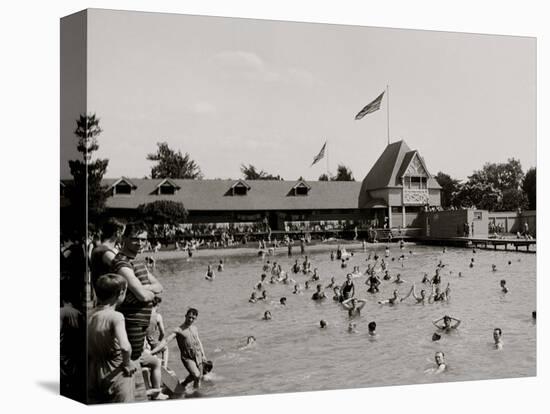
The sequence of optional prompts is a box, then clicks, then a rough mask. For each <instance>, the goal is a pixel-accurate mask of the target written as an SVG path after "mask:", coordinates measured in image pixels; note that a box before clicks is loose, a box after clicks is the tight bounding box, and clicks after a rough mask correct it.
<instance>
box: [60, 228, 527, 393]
mask: <svg viewBox="0 0 550 414" xmlns="http://www.w3.org/2000/svg"><path fill="white" fill-rule="evenodd" d="M146 243H147V233H146V231H145V230H144V227H142V226H140V225H139V224H138V223H134V224H128V225H123V224H121V223H119V222H117V221H116V220H113V219H111V220H109V221H108V222H107V223H105V225H104V226H103V232H102V237H101V240H100V243H97V244H96V245H95V246H94V248H93V249H91V251H90V252H89V256H88V258H87V259H88V260H89V261H90V268H91V278H92V280H91V282H92V287H93V291H94V303H93V309H92V311H91V312H90V313H89V314H88V320H87V321H86V322H85V323H86V324H87V332H88V356H89V360H88V370H87V372H88V376H89V378H88V390H87V394H88V398H89V402H96V403H107V402H118V401H134V400H135V397H136V396H135V381H136V374H137V373H138V374H139V373H141V372H143V371H144V370H145V371H146V372H148V373H149V383H150V384H149V385H150V386H149V390H148V392H147V395H148V396H149V398H151V399H155V400H161V399H166V398H168V396H167V395H166V394H165V393H164V390H163V389H162V383H161V370H162V369H163V368H164V369H167V365H166V363H167V359H168V356H167V350H168V344H169V343H170V342H171V341H172V340H174V339H175V340H176V342H177V345H178V348H179V351H180V359H181V361H182V363H183V366H184V367H185V368H186V370H187V371H188V373H189V375H188V376H187V377H186V378H185V379H184V380H183V381H181V384H180V385H181V387H182V388H183V389H184V388H185V387H186V386H188V385H190V384H192V386H193V387H195V388H198V387H200V384H201V380H202V379H203V378H204V376H205V375H206V374H207V373H208V372H209V371H210V370H211V369H212V367H213V364H212V361H209V360H208V359H207V357H206V354H205V351H204V348H203V345H202V343H201V341H200V339H199V335H198V331H197V328H196V326H195V325H194V322H195V321H196V319H197V317H198V314H199V312H198V310H197V309H195V308H189V309H188V311H187V312H186V314H185V316H184V321H183V323H182V324H181V325H180V326H178V327H176V328H175V329H173V331H172V332H171V333H170V334H167V332H166V330H165V327H164V324H163V321H162V316H161V314H160V312H159V309H158V307H159V305H160V303H161V294H162V292H163V287H162V285H161V283H160V282H159V281H158V280H157V279H156V278H155V277H154V275H153V273H152V271H153V266H154V262H153V263H151V262H147V261H144V260H142V259H140V257H139V256H138V253H140V252H141V251H142V250H143V249H144V247H145V246H146ZM304 244H305V241H303V242H302V243H301V245H302V249H301V250H302V253H305V249H304V247H303V246H304ZM362 248H363V251H364V252H366V244H365V243H363V244H362ZM399 248H400V255H399V256H398V257H397V261H398V263H400V264H401V267H403V263H404V261H405V260H406V258H407V256H406V255H405V245H404V243H403V242H402V241H401V242H400V243H399ZM443 252H445V249H444V251H443ZM474 253H475V250H474ZM289 255H291V249H289ZM411 255H413V252H412V251H409V256H411ZM353 256H354V252H347V251H346V250H345V248H342V247H340V246H338V247H337V249H336V251H332V252H330V259H331V260H338V261H340V262H341V268H342V269H343V268H346V267H347V262H348V261H349V260H350V259H351V258H352V257H353ZM262 258H263V261H262V268H261V275H260V280H259V281H257V282H255V283H254V284H253V285H252V292H251V294H250V297H249V299H248V301H249V302H250V303H257V302H262V301H267V300H268V293H267V289H268V288H269V286H270V285H273V284H281V285H288V286H289V293H290V294H293V295H300V294H303V293H305V291H308V290H310V292H311V296H310V298H311V300H313V301H316V302H323V301H326V300H328V299H329V296H327V294H326V293H325V290H327V289H329V290H331V291H332V293H331V295H330V297H331V298H332V302H335V303H337V304H338V306H340V307H341V309H342V310H343V311H345V312H346V313H347V315H348V318H349V325H348V330H347V331H348V332H349V333H357V332H358V330H357V319H356V318H357V317H359V316H360V315H361V312H362V310H363V309H364V307H365V306H366V304H367V303H368V300H367V298H360V297H358V293H359V292H360V290H361V288H360V285H358V283H357V280H355V279H356V278H359V277H366V278H365V281H364V285H365V287H366V289H365V291H366V292H367V293H368V294H377V293H379V292H380V287H381V286H382V285H384V284H386V285H388V286H390V285H391V286H394V287H393V288H392V295H391V296H390V297H389V298H387V299H379V300H377V301H376V302H377V303H378V304H379V305H388V306H395V305H398V304H399V303H401V302H404V301H406V300H408V299H409V298H411V299H410V300H411V301H412V302H413V303H414V304H421V305H427V304H431V303H435V302H446V301H449V300H450V298H451V285H450V282H447V283H446V284H445V283H444V282H443V275H442V272H443V269H444V268H445V267H446V265H445V264H444V263H443V262H442V261H441V260H440V261H439V263H438V264H437V265H436V267H435V269H434V270H433V274H432V275H431V276H430V275H428V273H424V274H423V275H422V279H421V281H420V284H421V285H422V288H421V289H420V292H418V291H417V287H416V283H412V285H411V287H410V289H409V290H408V292H407V293H406V294H405V295H401V294H400V292H399V287H400V286H401V285H402V284H404V283H406V280H404V279H403V277H402V276H401V274H400V273H396V274H395V276H394V275H393V272H392V271H391V270H390V265H389V263H390V262H394V261H395V260H396V257H391V253H390V250H389V247H387V248H386V249H385V250H384V253H383V257H381V256H379V255H378V254H377V253H369V254H368V256H367V258H366V269H365V270H364V271H361V269H360V266H358V265H355V266H354V267H353V271H352V272H351V273H347V274H346V277H345V280H343V281H342V282H341V283H340V282H337V280H336V278H335V277H334V276H331V277H330V282H329V283H328V284H324V283H322V282H321V275H320V273H319V270H318V268H317V267H315V265H314V264H313V263H312V261H311V259H310V258H309V257H308V256H307V255H306V254H303V255H302V259H303V260H302V259H295V260H294V263H293V264H292V265H291V267H290V269H288V270H285V269H283V266H282V264H281V263H280V262H277V261H275V260H271V259H268V258H266V256H265V255H262ZM266 259H267V260H266ZM510 264H511V262H510V261H509V262H508V265H510ZM224 265H225V263H224V261H223V259H221V260H219V262H218V264H217V266H213V265H208V268H207V269H206V273H205V279H206V280H209V281H212V282H213V281H214V280H215V278H216V271H217V272H223V271H224ZM474 266H475V260H474V258H473V257H472V259H471V260H470V263H469V267H470V268H471V267H474ZM492 271H493V272H496V271H497V268H496V266H495V265H493V266H492ZM450 274H452V272H450V271H449V275H450ZM291 275H292V277H291ZM458 277H462V272H458ZM300 279H301V280H303V287H302V285H301V283H300V282H298V281H297V280H300ZM361 284H363V283H361ZM500 288H501V292H502V294H507V293H508V292H509V290H508V287H507V285H506V280H504V279H502V280H500ZM291 289H292V290H291ZM65 299H66V298H64V297H63V291H62V313H61V317H62V324H61V327H62V335H63V332H65V335H68V332H70V328H71V327H74V326H75V325H78V324H82V323H83V322H82V321H81V318H80V317H81V314H82V313H81V312H80V311H79V310H78V309H77V307H76V306H74V303H73V302H75V300H73V301H70V300H65ZM286 304H287V297H286V296H283V297H281V298H279V300H278V301H277V305H278V306H280V307H285V306H286ZM274 317H276V315H274V314H273V313H272V311H270V310H266V311H265V312H264V313H263V315H262V319H263V320H271V319H272V318H274ZM532 317H533V319H535V318H536V312H535V311H534V312H533V315H532ZM460 324H461V321H460V320H459V319H457V318H455V317H452V316H449V315H445V316H443V317H441V318H440V319H438V320H435V321H433V325H434V326H435V327H436V329H437V331H436V332H435V333H434V334H433V335H432V340H433V341H438V340H439V339H440V338H441V334H443V333H448V332H451V331H454V330H457V329H458V327H459V326H460ZM328 325H329V324H328V322H327V321H326V320H321V321H320V322H319V327H320V329H323V330H326V329H327V328H328ZM376 329H377V324H376V321H370V322H368V335H369V337H371V338H376V337H377V335H378V334H377V331H376ZM64 330H65V331H64ZM502 335H503V333H502V330H501V329H500V328H498V327H497V328H494V330H493V339H494V343H495V349H499V350H500V349H502V348H503V340H502ZM255 342H256V338H255V337H254V336H249V338H248V340H247V345H246V346H249V345H251V344H253V343H255ZM62 361H63V355H62ZM435 361H436V366H435V368H434V370H433V372H436V373H440V372H443V371H445V369H446V366H447V364H446V362H445V355H444V353H443V352H437V353H436V354H435Z"/></svg>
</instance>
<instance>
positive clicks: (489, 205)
mask: <svg viewBox="0 0 550 414" xmlns="http://www.w3.org/2000/svg"><path fill="white" fill-rule="evenodd" d="M453 199H454V200H455V202H456V205H457V206H460V207H466V208H468V207H473V206H475V207H477V208H480V209H483V210H491V211H493V210H499V208H500V205H501V201H502V191H500V190H498V189H495V188H494V187H493V186H492V185H490V184H487V183H481V182H472V181H467V182H466V183H464V184H462V185H460V186H459V188H458V190H457V191H456V192H455V193H454V194H453Z"/></svg>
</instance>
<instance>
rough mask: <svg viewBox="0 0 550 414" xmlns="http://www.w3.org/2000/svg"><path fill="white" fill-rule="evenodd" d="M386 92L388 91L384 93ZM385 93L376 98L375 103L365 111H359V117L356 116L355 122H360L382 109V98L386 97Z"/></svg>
mask: <svg viewBox="0 0 550 414" xmlns="http://www.w3.org/2000/svg"><path fill="white" fill-rule="evenodd" d="M384 92H386V91H384ZM384 92H382V93H381V94H380V95H379V96H378V98H376V99H375V100H374V101H372V102H371V103H370V104H368V105H367V106H365V107H364V108H363V109H361V110H360V111H359V113H358V114H357V115H355V120H356V121H358V120H360V119H361V118H363V117H364V116H365V115H367V114H370V113H371V112H374V111H378V110H379V109H380V103H381V102H382V98H383V97H384Z"/></svg>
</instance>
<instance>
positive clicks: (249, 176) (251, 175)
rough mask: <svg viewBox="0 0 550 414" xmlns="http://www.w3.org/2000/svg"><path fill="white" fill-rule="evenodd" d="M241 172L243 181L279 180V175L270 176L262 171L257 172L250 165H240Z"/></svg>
mask: <svg viewBox="0 0 550 414" xmlns="http://www.w3.org/2000/svg"><path fill="white" fill-rule="evenodd" d="M241 172H242V173H243V177H244V179H245V180H281V177H280V176H279V175H276V176H275V175H272V174H269V173H267V172H265V171H264V170H258V169H257V168H256V167H255V166H253V165H252V164H248V166H247V165H245V164H241Z"/></svg>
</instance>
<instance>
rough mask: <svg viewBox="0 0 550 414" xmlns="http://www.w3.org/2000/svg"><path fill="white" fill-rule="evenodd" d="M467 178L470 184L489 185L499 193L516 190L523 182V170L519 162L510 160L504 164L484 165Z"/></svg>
mask: <svg viewBox="0 0 550 414" xmlns="http://www.w3.org/2000/svg"><path fill="white" fill-rule="evenodd" d="M468 178H469V180H470V181H472V182H481V183H487V184H490V185H492V186H493V187H494V188H496V189H499V190H500V191H504V190H509V189H516V190H517V189H519V188H520V186H521V183H522V181H523V170H522V169H521V163H520V161H519V160H516V159H514V158H510V159H508V162H506V163H499V164H496V163H486V164H485V165H484V166H483V169H481V170H479V171H474V173H473V174H472V175H471V176H470V177H468Z"/></svg>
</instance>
